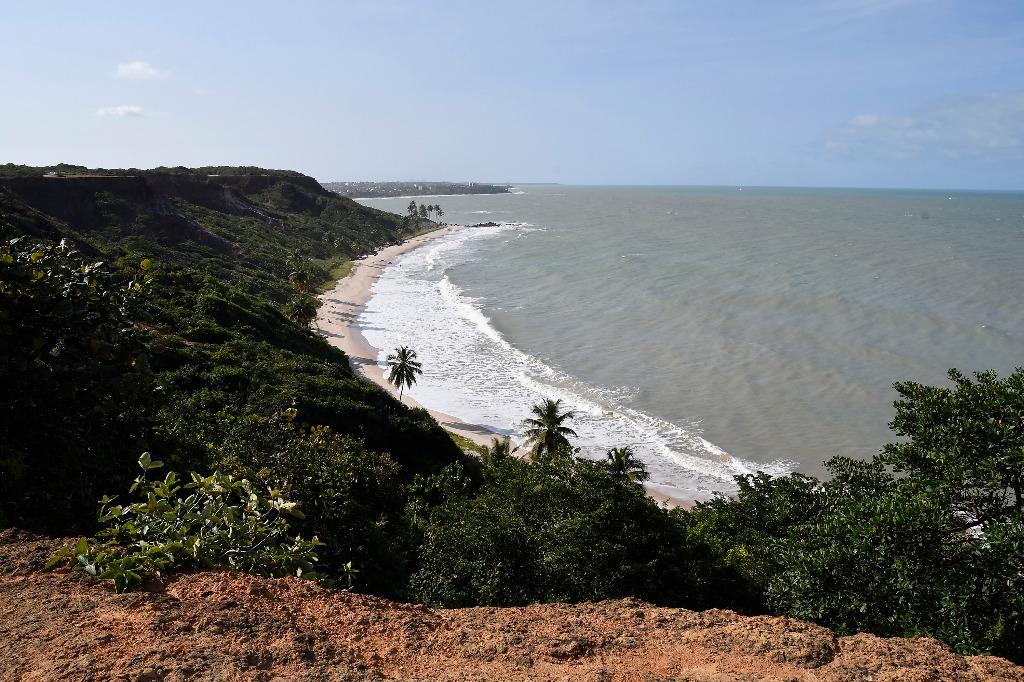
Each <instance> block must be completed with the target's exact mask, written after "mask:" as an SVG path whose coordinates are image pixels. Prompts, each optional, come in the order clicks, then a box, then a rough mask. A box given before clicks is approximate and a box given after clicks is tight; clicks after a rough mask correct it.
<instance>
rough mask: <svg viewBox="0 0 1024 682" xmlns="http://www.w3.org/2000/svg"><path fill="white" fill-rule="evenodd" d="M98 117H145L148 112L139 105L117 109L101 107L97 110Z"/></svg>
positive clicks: (122, 106)
mask: <svg viewBox="0 0 1024 682" xmlns="http://www.w3.org/2000/svg"><path fill="white" fill-rule="evenodd" d="M96 115H97V116H135V117H138V116H145V115H146V112H145V111H143V110H142V107H140V106H138V105H137V104H122V105H121V106H117V107H100V108H99V109H97V110H96Z"/></svg>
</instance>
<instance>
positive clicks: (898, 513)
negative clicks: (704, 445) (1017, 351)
mask: <svg viewBox="0 0 1024 682" xmlns="http://www.w3.org/2000/svg"><path fill="white" fill-rule="evenodd" d="M950 379H951V380H952V382H953V384H954V388H944V387H929V386H923V385H921V384H917V383H913V382H908V383H901V384H896V389H897V391H898V392H899V394H900V396H901V400H899V401H897V403H896V409H897V414H896V418H895V419H894V420H893V422H892V424H891V426H892V428H893V429H894V430H895V431H896V433H897V434H899V435H901V436H905V437H906V438H907V440H906V441H902V442H898V443H895V444H892V445H888V446H886V447H885V448H884V450H883V452H882V454H881V455H879V456H878V457H876V458H875V459H874V460H872V461H869V462H861V461H855V460H851V459H846V458H835V459H833V460H831V461H829V462H828V463H827V468H828V470H829V473H830V474H831V475H832V477H831V479H830V480H828V481H827V482H818V481H815V480H814V479H809V478H807V477H803V476H798V475H791V476H786V477H780V478H774V479H773V478H771V477H767V476H764V475H760V476H758V477H746V478H745V479H743V478H741V479H740V483H741V488H740V494H739V495H738V497H737V498H736V499H735V500H726V499H720V500H717V501H715V502H712V503H710V504H705V505H699V506H698V508H697V509H696V510H695V512H694V518H695V519H696V521H697V522H698V523H701V524H703V525H704V529H705V531H706V532H708V534H709V535H715V534H717V535H718V536H719V537H720V538H721V542H722V543H723V544H725V545H732V546H734V547H740V548H743V549H744V551H745V552H746V554H747V555H748V556H749V557H750V558H751V559H750V561H749V562H748V563H747V565H746V569H745V570H746V575H747V576H748V579H749V581H750V584H751V585H752V586H753V587H754V590H753V591H754V592H755V593H758V592H759V593H760V594H763V599H764V606H767V608H768V609H769V610H771V611H772V612H775V613H781V614H786V615H790V616H793V617H796V618H802V619H805V620H812V621H815V622H818V623H822V624H824V625H826V626H828V627H830V628H832V629H834V630H836V631H837V632H839V633H840V634H852V633H855V632H865V631H866V632H872V633H875V634H878V635H881V636H904V637H906V636H930V637H936V638H938V639H940V640H942V641H944V642H946V643H948V644H950V645H951V646H953V647H955V648H956V649H957V650H959V651H961V652H964V653H979V652H980V653H995V654H999V655H1002V656H1006V657H1007V658H1010V659H1012V660H1016V661H1021V660H1024V509H1022V505H1021V496H1020V482H1021V480H1022V473H1024V370H1022V369H1021V368H1018V369H1017V370H1016V371H1015V372H1014V373H1013V374H1012V375H1011V376H1010V377H1008V378H1006V379H1004V380H999V379H998V378H997V377H996V375H995V373H993V372H980V373H976V374H975V375H974V379H973V380H972V379H971V378H968V377H966V376H964V375H962V374H961V373H959V372H956V371H951V372H950Z"/></svg>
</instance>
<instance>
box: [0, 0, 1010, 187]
mask: <svg viewBox="0 0 1024 682" xmlns="http://www.w3.org/2000/svg"><path fill="white" fill-rule="evenodd" d="M0 59H2V61H3V63H4V64H5V68H4V69H3V75H2V76H0V82H2V84H3V87H2V92H3V97H2V98H0V163H6V162H13V163H25V164H33V165H44V164H46V165H48V164H52V163H57V162H68V163H76V164H82V165H87V166H94V167H96V166H98V167H139V168H148V167H153V166H159V165H164V166H175V165H186V166H198V165H236V164H244V165H259V166H264V167H272V168H288V169H294V170H298V171H301V172H304V173H307V174H309V175H312V176H314V177H316V178H317V179H319V180H321V181H328V180H417V179H432V180H445V179H448V180H477V181H495V182H505V181H509V182H562V183H569V184H688V185H740V186H742V185H776V186H848V187H915V188H916V187H920V188H961V189H1011V190H1024V3H1022V2H1018V1H1017V0H974V1H972V2H960V1H957V0H946V1H943V0H935V1H930V0H822V1H820V2H786V1H784V0H780V1H778V2H763V1H761V0H759V1H729V0H723V1H721V2H707V0H702V1H700V2H690V1H688V0H679V1H675V2H672V1H669V0H628V1H627V0H623V1H620V2H597V1H594V2H589V1H588V2H584V1H565V2H556V1H555V0H547V1H546V2H513V3H508V2H503V3H498V2H487V1H486V0H477V1H475V2H432V3H428V2H400V1H391V0H375V1H372V2H341V1H338V2H313V1H308V2H292V3H283V2H258V1H252V2H226V1H225V2H218V1H217V0H207V1H206V2H185V1H181V2H164V3H147V2H138V1H135V2H131V3H128V2H114V1H108V2H96V3H84V2H78V1H76V2H61V1H51V2H45V3H44V2H7V3H5V6H4V10H3V12H2V17H0Z"/></svg>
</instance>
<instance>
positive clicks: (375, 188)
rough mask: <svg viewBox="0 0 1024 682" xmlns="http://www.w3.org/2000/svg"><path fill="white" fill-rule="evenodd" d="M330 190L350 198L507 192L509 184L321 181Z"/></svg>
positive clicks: (509, 187) (509, 189) (509, 188)
mask: <svg viewBox="0 0 1024 682" xmlns="http://www.w3.org/2000/svg"><path fill="white" fill-rule="evenodd" d="M320 184H322V185H323V186H324V188H325V189H327V190H330V191H331V192H337V193H338V194H340V195H342V196H344V197H349V198H350V199H369V198H375V197H424V196H434V195H439V194H507V193H508V192H509V191H511V189H512V188H511V186H509V185H491V184H487V183H483V182H323V183H320Z"/></svg>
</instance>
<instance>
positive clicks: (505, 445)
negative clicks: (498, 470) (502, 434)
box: [481, 436, 519, 464]
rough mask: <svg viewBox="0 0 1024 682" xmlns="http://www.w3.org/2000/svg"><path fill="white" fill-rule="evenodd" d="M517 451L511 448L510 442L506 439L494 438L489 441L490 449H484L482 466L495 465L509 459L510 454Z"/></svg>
mask: <svg viewBox="0 0 1024 682" xmlns="http://www.w3.org/2000/svg"><path fill="white" fill-rule="evenodd" d="M518 449H519V448H513V447H512V441H510V440H509V439H508V438H498V437H497V436H495V437H494V438H492V439H491V445H490V447H486V446H485V447H484V449H483V453H482V457H481V459H483V461H484V464H497V463H498V462H500V461H501V460H503V459H507V458H509V457H511V456H512V453H513V452H515V451H516V450H518Z"/></svg>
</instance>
